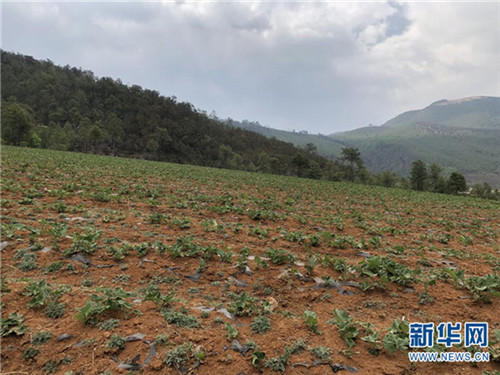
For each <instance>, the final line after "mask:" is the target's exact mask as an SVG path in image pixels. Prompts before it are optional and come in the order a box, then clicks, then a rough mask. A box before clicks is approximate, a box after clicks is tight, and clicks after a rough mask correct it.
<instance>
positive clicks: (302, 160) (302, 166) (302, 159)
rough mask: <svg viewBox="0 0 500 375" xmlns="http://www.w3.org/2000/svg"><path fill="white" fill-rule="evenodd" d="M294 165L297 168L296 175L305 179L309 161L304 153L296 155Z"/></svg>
mask: <svg viewBox="0 0 500 375" xmlns="http://www.w3.org/2000/svg"><path fill="white" fill-rule="evenodd" d="M292 164H293V165H294V166H295V167H296V173H297V176H299V177H303V176H304V175H305V173H306V170H307V169H309V159H308V158H307V157H306V156H305V155H304V154H303V153H302V152H297V153H296V154H295V155H294V157H293V159H292Z"/></svg>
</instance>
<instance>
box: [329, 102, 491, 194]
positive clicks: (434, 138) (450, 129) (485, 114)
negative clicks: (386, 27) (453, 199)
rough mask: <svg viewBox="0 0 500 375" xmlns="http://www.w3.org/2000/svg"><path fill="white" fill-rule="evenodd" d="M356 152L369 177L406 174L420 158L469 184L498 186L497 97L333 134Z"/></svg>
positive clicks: (438, 105) (441, 106)
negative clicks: (454, 172)
mask: <svg viewBox="0 0 500 375" xmlns="http://www.w3.org/2000/svg"><path fill="white" fill-rule="evenodd" d="M331 138H332V139H333V140H335V141H337V142H339V143H341V144H344V145H346V146H350V147H357V148H359V150H360V151H361V155H362V156H363V159H364V160H365V163H366V165H367V167H368V169H369V170H370V171H372V172H378V171H383V170H391V171H394V172H396V173H399V174H402V175H406V174H408V172H409V170H410V168H411V163H412V161H414V160H417V159H420V160H422V161H424V162H426V163H429V164H430V163H437V164H439V165H441V166H442V167H443V169H444V170H445V171H451V170H458V171H459V172H461V173H463V174H464V175H465V176H466V178H467V180H468V181H469V183H475V182H489V183H490V184H491V185H493V186H500V98H498V97H486V96H475V97H469V98H463V99H457V100H440V101H438V102H435V103H433V104H431V105H429V106H428V107H426V108H423V109H421V110H415V111H409V112H405V113H403V114H401V115H399V116H396V117H394V118H393V119H391V120H389V121H387V122H386V123H385V124H383V125H382V126H369V127H364V128H360V129H356V130H352V131H348V132H342V133H337V134H333V135H331Z"/></svg>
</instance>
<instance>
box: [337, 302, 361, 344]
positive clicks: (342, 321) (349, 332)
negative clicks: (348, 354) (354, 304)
mask: <svg viewBox="0 0 500 375" xmlns="http://www.w3.org/2000/svg"><path fill="white" fill-rule="evenodd" d="M333 313H334V315H335V321H336V323H335V324H336V325H337V327H338V329H339V333H340V337H342V338H343V339H344V341H345V343H346V344H347V346H348V347H349V348H352V347H354V345H356V343H355V342H354V340H355V339H356V337H358V334H359V330H358V328H356V326H355V325H354V319H353V318H351V317H350V316H349V314H348V313H347V312H346V311H344V310H340V309H335V310H334V312H333Z"/></svg>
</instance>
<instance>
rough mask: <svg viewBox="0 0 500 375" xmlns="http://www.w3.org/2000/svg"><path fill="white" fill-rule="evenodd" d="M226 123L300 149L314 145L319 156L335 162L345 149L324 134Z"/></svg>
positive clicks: (235, 122)
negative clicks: (309, 144) (288, 143)
mask: <svg viewBox="0 0 500 375" xmlns="http://www.w3.org/2000/svg"><path fill="white" fill-rule="evenodd" d="M226 122H227V123H228V124H231V125H233V126H236V127H239V128H243V129H247V130H250V131H253V132H256V133H259V134H262V135H264V136H266V137H267V138H276V139H279V140H281V141H285V142H290V143H293V144H294V145H296V146H298V147H306V145H307V144H308V143H312V144H314V145H315V146H316V149H317V152H318V154H320V155H322V156H324V157H326V158H328V159H331V160H335V159H336V158H337V157H338V156H339V155H340V153H341V152H342V148H343V147H345V146H344V145H342V144H341V143H339V142H337V141H336V140H334V139H332V138H331V137H329V136H327V135H323V134H310V133H308V132H307V131H298V132H296V131H286V130H278V129H273V128H269V127H266V126H262V125H261V124H259V123H258V122H254V121H247V120H243V121H234V120H227V121H226Z"/></svg>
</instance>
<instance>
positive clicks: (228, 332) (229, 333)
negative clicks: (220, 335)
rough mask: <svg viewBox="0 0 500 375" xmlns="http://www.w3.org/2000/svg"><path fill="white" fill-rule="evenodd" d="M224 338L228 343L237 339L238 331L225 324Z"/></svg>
mask: <svg viewBox="0 0 500 375" xmlns="http://www.w3.org/2000/svg"><path fill="white" fill-rule="evenodd" d="M225 327H226V337H227V339H228V340H229V341H231V340H234V339H235V338H236V337H238V330H237V329H236V327H235V326H233V325H232V324H230V323H226V325H225Z"/></svg>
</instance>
